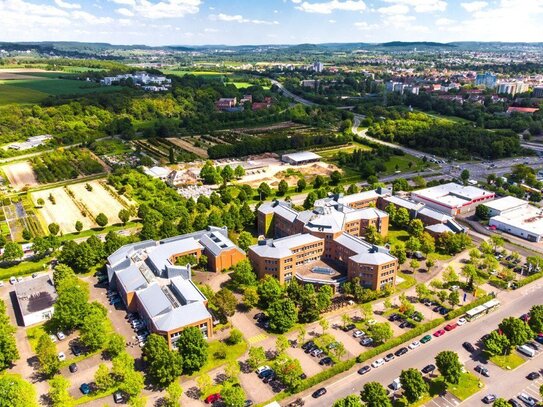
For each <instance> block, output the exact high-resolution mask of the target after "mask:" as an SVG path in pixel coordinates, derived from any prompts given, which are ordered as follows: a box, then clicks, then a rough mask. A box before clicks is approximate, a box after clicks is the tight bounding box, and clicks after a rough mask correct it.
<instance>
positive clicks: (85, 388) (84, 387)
mask: <svg viewBox="0 0 543 407" xmlns="http://www.w3.org/2000/svg"><path fill="white" fill-rule="evenodd" d="M79 390H81V393H83V394H89V393H90V392H91V387H90V386H89V385H88V383H83V384H82V385H81V386H79Z"/></svg>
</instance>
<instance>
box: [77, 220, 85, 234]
mask: <svg viewBox="0 0 543 407" xmlns="http://www.w3.org/2000/svg"><path fill="white" fill-rule="evenodd" d="M75 230H76V231H77V232H78V233H79V232H81V231H82V230H83V223H81V221H80V220H76V221H75Z"/></svg>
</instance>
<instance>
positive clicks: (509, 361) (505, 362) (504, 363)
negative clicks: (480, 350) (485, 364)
mask: <svg viewBox="0 0 543 407" xmlns="http://www.w3.org/2000/svg"><path fill="white" fill-rule="evenodd" d="M490 361H491V362H492V363H494V364H495V365H498V366H499V367H501V368H502V369H506V370H509V369H515V368H517V367H519V366H520V365H522V364H523V363H524V362H525V360H524V359H523V358H521V357H520V356H519V355H517V354H516V353H511V354H510V355H505V356H492V357H491V358H490Z"/></svg>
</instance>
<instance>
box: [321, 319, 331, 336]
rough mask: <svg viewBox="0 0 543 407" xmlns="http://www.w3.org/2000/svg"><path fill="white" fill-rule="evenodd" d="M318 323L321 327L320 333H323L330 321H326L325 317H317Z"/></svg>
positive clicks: (328, 326)
mask: <svg viewBox="0 0 543 407" xmlns="http://www.w3.org/2000/svg"><path fill="white" fill-rule="evenodd" d="M319 325H320V326H321V328H322V334H323V335H324V333H325V332H326V330H327V329H328V328H330V323H329V322H328V320H327V319H326V318H319Z"/></svg>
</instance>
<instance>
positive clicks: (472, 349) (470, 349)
mask: <svg viewBox="0 0 543 407" xmlns="http://www.w3.org/2000/svg"><path fill="white" fill-rule="evenodd" d="M462 347H463V348H464V349H465V350H467V351H468V352H470V353H473V352H475V347H474V346H473V345H472V344H471V343H469V342H464V343H463V344H462Z"/></svg>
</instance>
